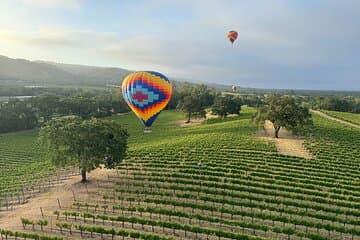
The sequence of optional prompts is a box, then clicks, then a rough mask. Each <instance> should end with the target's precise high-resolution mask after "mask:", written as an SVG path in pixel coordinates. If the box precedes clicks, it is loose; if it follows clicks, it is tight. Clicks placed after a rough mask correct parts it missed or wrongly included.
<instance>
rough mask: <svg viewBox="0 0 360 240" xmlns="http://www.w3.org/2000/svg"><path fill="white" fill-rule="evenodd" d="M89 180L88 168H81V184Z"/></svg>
mask: <svg viewBox="0 0 360 240" xmlns="http://www.w3.org/2000/svg"><path fill="white" fill-rule="evenodd" d="M86 181H87V179H86V167H85V166H83V167H82V168H81V182H86Z"/></svg>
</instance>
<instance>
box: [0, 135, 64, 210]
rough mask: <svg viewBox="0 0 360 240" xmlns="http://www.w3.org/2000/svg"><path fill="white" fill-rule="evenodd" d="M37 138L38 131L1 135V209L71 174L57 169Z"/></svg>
mask: <svg viewBox="0 0 360 240" xmlns="http://www.w3.org/2000/svg"><path fill="white" fill-rule="evenodd" d="M36 139H37V132H36V131H25V132H18V133H10V134H2V135H0V151H1V155H0V211H1V210H4V209H7V210H8V209H12V208H13V207H14V205H18V204H23V203H25V202H27V201H28V199H29V198H31V197H32V196H34V195H36V194H37V193H40V192H44V191H46V190H47V189H48V188H49V187H52V186H54V185H56V184H58V183H60V182H61V181H62V180H63V179H64V178H66V177H65V176H68V175H70V174H69V173H68V172H67V171H68V170H61V171H55V169H54V167H53V166H52V164H51V163H50V162H49V161H47V160H45V157H44V153H43V151H42V149H41V146H39V144H37V140H36ZM55 172H56V173H55Z"/></svg>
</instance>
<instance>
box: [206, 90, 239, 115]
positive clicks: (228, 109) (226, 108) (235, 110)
mask: <svg viewBox="0 0 360 240" xmlns="http://www.w3.org/2000/svg"><path fill="white" fill-rule="evenodd" d="M240 110H241V100H240V99H239V98H237V97H233V96H230V95H226V96H221V95H219V96H217V97H216V98H215V102H214V105H213V106H212V108H211V111H212V113H213V114H215V115H218V116H219V117H222V118H225V117H226V116H227V115H229V114H239V113H240Z"/></svg>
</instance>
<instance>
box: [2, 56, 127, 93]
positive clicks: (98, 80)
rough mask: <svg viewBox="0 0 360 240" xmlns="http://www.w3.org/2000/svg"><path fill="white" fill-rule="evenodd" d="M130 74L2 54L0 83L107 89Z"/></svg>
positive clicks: (118, 70)
mask: <svg viewBox="0 0 360 240" xmlns="http://www.w3.org/2000/svg"><path fill="white" fill-rule="evenodd" d="M130 72H131V71H129V70H126V69H122V68H110V67H95V66H83V65H76V64H64V63H55V62H46V61H29V60H25V59H13V58H9V57H6V56H1V55H0V84H11V85H12V84H15V83H16V84H17V85H48V84H56V85H99V86H104V85H106V84H119V83H120V82H121V80H122V79H123V78H124V77H125V76H126V75H127V74H129V73H130Z"/></svg>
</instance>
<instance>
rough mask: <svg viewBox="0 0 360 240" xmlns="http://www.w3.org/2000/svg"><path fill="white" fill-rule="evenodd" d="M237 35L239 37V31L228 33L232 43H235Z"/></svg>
mask: <svg viewBox="0 0 360 240" xmlns="http://www.w3.org/2000/svg"><path fill="white" fill-rule="evenodd" d="M237 37H238V33H237V31H229V32H228V33H227V38H228V39H229V41H230V42H231V43H234V41H235V40H236V39H237Z"/></svg>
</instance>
